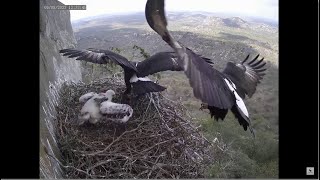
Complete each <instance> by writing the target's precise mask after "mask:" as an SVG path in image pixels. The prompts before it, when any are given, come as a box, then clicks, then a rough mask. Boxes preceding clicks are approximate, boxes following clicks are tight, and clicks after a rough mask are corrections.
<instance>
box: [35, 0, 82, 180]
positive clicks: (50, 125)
mask: <svg viewBox="0 0 320 180" xmlns="http://www.w3.org/2000/svg"><path fill="white" fill-rule="evenodd" d="M46 5H63V4H62V3H60V2H59V1H57V0H40V33H39V36H40V54H39V56H40V62H39V63H40V64H39V73H40V82H39V83H40V107H39V108H40V177H41V178H61V168H60V167H59V165H58V163H57V161H56V160H54V159H53V158H50V157H49V156H47V154H46V153H45V151H44V149H45V148H46V149H47V151H48V153H50V154H52V155H53V156H54V157H56V158H58V159H59V150H58V149H57V144H56V139H55V136H54V133H53V132H54V127H55V126H54V123H55V122H54V118H55V110H54V106H55V105H56V104H57V103H58V101H59V95H58V92H59V89H60V87H61V85H62V84H63V83H65V82H70V81H73V82H77V81H81V69H80V63H78V62H76V61H70V60H68V59H65V58H63V57H61V55H60V54H59V50H60V49H63V48H70V47H74V46H75V45H76V40H75V38H74V35H73V30H72V26H71V22H70V12H69V11H66V10H45V9H44V8H43V7H44V6H46ZM44 147H45V148H44Z"/></svg>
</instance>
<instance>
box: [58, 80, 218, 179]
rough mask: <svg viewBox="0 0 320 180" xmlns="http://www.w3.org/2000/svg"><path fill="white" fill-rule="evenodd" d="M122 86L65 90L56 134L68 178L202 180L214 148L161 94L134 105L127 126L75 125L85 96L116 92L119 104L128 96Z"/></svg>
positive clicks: (100, 82)
mask: <svg viewBox="0 0 320 180" xmlns="http://www.w3.org/2000/svg"><path fill="white" fill-rule="evenodd" d="M122 82H123V80H121V79H115V78H112V79H111V78H105V79H100V80H98V81H95V82H92V83H90V84H81V83H79V84H69V85H65V86H64V87H63V88H62V90H61V92H60V97H61V98H60V103H59V106H58V107H56V109H57V119H56V121H57V127H56V128H55V129H56V134H57V139H58V145H59V148H60V150H61V153H62V157H63V162H62V164H64V165H63V166H62V167H64V169H65V178H203V177H204V170H205V168H206V167H207V166H208V163H209V162H210V161H211V160H212V158H211V148H210V143H209V142H208V141H207V140H206V139H205V138H204V137H203V136H202V135H201V134H200V133H199V132H198V131H197V129H196V128H195V127H194V126H193V125H192V123H191V122H190V118H189V117H187V116H186V114H185V109H184V108H183V106H181V105H179V104H178V103H174V102H172V101H170V100H168V99H166V98H164V97H163V96H162V95H161V94H159V93H151V94H149V95H145V96H144V97H140V99H137V100H135V101H132V104H130V105H131V106H132V108H133V110H134V112H133V116H132V117H131V119H130V120H129V121H128V122H127V123H125V124H117V123H115V122H112V121H108V120H104V121H101V122H99V123H97V124H95V125H91V124H87V125H84V126H77V125H76V123H74V122H76V121H77V117H78V113H79V111H80V108H81V104H80V103H79V102H78V98H79V97H80V96H81V95H83V94H85V93H87V92H90V91H95V92H101V91H102V90H106V89H113V90H114V91H115V92H116V95H115V97H114V100H113V101H114V102H119V101H120V98H121V94H122V92H124V90H125V86H124V85H123V83H122Z"/></svg>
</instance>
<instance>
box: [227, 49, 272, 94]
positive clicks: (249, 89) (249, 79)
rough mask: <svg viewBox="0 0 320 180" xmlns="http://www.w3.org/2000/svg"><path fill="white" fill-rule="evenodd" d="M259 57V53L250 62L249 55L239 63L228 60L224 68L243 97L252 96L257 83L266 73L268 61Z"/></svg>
mask: <svg viewBox="0 0 320 180" xmlns="http://www.w3.org/2000/svg"><path fill="white" fill-rule="evenodd" d="M258 57H259V54H258V55H257V56H256V57H255V58H254V59H252V60H251V61H250V62H248V63H247V60H248V59H249V55H248V56H247V57H246V58H245V59H244V60H243V61H242V62H241V63H239V64H234V63H232V62H228V63H227V65H226V68H225V69H224V70H223V73H224V74H225V75H226V76H227V77H229V78H230V79H231V80H232V82H233V83H234V84H235V85H236V87H237V89H236V91H237V92H238V94H239V95H240V97H241V98H245V95H247V96H249V97H252V95H253V94H254V93H255V91H256V88H257V85H258V84H259V83H260V80H261V79H262V78H263V76H264V75H265V73H264V72H265V70H266V68H264V67H265V65H266V62H264V58H261V59H260V60H258ZM257 60H258V61H257Z"/></svg>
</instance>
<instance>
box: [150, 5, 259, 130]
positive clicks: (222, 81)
mask: <svg viewBox="0 0 320 180" xmlns="http://www.w3.org/2000/svg"><path fill="white" fill-rule="evenodd" d="M145 16H146V19H147V22H148V24H149V26H150V27H151V28H152V29H153V30H154V31H156V32H157V33H158V34H159V35H160V36H161V37H162V39H163V40H164V41H165V42H166V43H168V45H170V46H171V47H172V48H173V49H174V51H175V52H176V54H177V56H178V59H177V63H178V65H179V66H180V67H182V68H183V71H184V72H185V74H186V76H187V77H188V79H189V83H190V85H191V87H192V88H193V93H194V96H195V97H196V98H198V99H200V100H201V101H202V102H203V106H202V108H203V107H204V108H208V109H209V110H210V114H211V117H215V119H217V120H218V119H224V118H225V116H226V114H227V112H228V110H231V112H232V113H233V114H234V115H235V117H236V118H237V119H238V121H239V124H240V125H241V126H243V128H244V130H247V128H248V127H249V128H250V130H251V132H252V133H253V134H254V132H253V130H252V128H251V127H250V124H251V123H250V119H249V114H248V111H247V109H246V107H245V105H244V102H243V98H244V97H245V95H248V96H249V97H251V96H252V94H253V93H254V92H255V89H256V86H257V84H258V83H259V82H260V80H261V79H262V77H263V75H264V73H263V71H265V69H261V68H262V67H263V66H264V65H265V62H263V59H261V60H259V61H257V62H256V60H257V58H258V57H256V58H255V59H253V60H252V61H250V62H249V63H246V61H247V60H248V58H249V57H247V58H246V59H245V60H244V61H243V62H241V63H240V64H236V65H235V64H233V63H231V62H229V63H228V64H227V66H226V69H225V70H224V71H223V72H220V71H218V70H216V69H214V68H213V67H211V66H210V65H209V64H208V63H206V60H205V58H202V57H201V56H200V55H198V54H196V53H194V52H193V51H192V50H191V49H189V48H187V47H184V46H183V45H181V44H180V43H178V42H177V41H176V40H174V38H173V37H172V36H171V35H170V33H169V31H168V30H167V20H166V17H165V11H164V0H148V1H147V4H146V9H145Z"/></svg>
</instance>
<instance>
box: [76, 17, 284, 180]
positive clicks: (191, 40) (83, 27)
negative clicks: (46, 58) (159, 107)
mask: <svg viewBox="0 0 320 180" xmlns="http://www.w3.org/2000/svg"><path fill="white" fill-rule="evenodd" d="M168 21H169V30H170V31H171V32H173V36H174V37H175V38H176V39H177V40H178V41H179V42H181V43H182V44H184V45H186V46H188V47H189V48H191V49H192V50H194V51H195V52H196V53H199V54H202V55H204V56H205V57H208V58H211V59H213V61H214V63H215V64H214V67H215V68H216V69H218V70H222V69H223V68H224V66H225V64H226V62H227V61H229V60H231V61H234V62H239V61H241V60H242V59H244V58H245V57H246V56H247V54H248V53H251V54H252V56H255V55H256V54H258V53H259V54H260V55H261V56H262V57H265V60H266V61H267V62H268V70H267V74H266V76H265V77H264V79H263V80H262V81H261V84H259V86H258V88H257V91H256V93H255V94H254V96H253V97H252V98H251V99H247V100H245V101H246V103H247V107H248V109H249V112H250V116H251V118H252V121H253V127H254V128H255V129H256V131H257V138H256V139H252V138H251V135H250V133H248V132H244V131H243V129H242V128H241V127H240V126H239V125H238V123H237V122H236V121H235V119H234V117H233V116H232V115H231V114H228V116H227V118H226V120H225V122H221V121H220V122H215V121H214V120H212V119H210V118H209V115H208V114H207V113H206V112H202V111H199V107H200V101H199V100H197V99H196V98H194V97H193V93H192V89H191V88H190V86H189V83H188V79H187V78H186V77H185V75H184V74H183V73H181V72H163V73H159V75H158V76H157V77H158V78H159V82H160V84H165V85H166V87H167V90H166V91H165V92H164V93H163V95H164V96H166V97H168V98H170V99H171V100H174V101H177V102H181V103H182V104H183V105H184V106H185V107H187V109H188V111H189V112H190V115H191V116H192V117H193V121H194V122H196V123H197V124H198V125H199V126H200V127H201V129H202V132H203V133H205V135H206V136H207V138H208V139H211V140H215V139H218V140H219V142H221V143H222V142H223V143H225V144H227V145H228V146H227V147H224V148H225V149H224V151H223V152H224V153H222V154H221V156H219V158H217V159H216V160H215V162H213V165H212V169H211V171H210V172H208V177H215V178H239V177H241V178H250V177H251V178H252V177H260V178H277V176H278V169H277V167H278V29H277V28H276V27H275V26H271V25H268V24H266V23H263V22H256V21H255V22H254V21H252V22H249V21H246V20H243V19H241V18H239V17H224V18H221V17H216V16H211V15H208V14H204V13H168ZM73 28H74V30H75V37H76V40H77V42H78V46H77V48H80V49H83V48H89V47H93V48H101V49H111V48H112V47H113V48H117V49H118V50H119V52H120V54H122V55H124V56H126V57H127V58H128V59H129V60H142V59H143V57H142V56H139V52H137V50H134V48H133V47H134V46H139V47H141V48H143V49H144V50H145V51H146V52H147V53H149V54H154V53H156V52H159V51H164V50H171V49H170V48H169V46H167V45H166V44H165V43H164V42H163V41H162V39H161V38H160V37H159V36H158V35H156V33H154V32H153V31H152V30H151V28H149V26H148V25H147V23H146V21H145V17H144V16H143V14H140V13H137V14H132V15H121V16H101V17H97V18H95V19H87V20H83V21H77V22H74V23H73ZM84 67H85V70H86V71H88V72H94V73H95V76H97V77H99V76H102V75H103V76H105V75H106V76H108V75H110V72H109V71H106V70H105V69H104V68H105V67H102V68H94V69H93V68H92V67H93V66H92V65H86V66H84ZM117 70H120V69H117ZM106 72H107V73H106ZM113 72H115V71H113ZM84 74H85V73H84ZM87 78H88V77H87ZM90 78H95V77H93V76H92V77H90ZM90 78H89V79H90ZM152 78H156V77H152Z"/></svg>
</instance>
